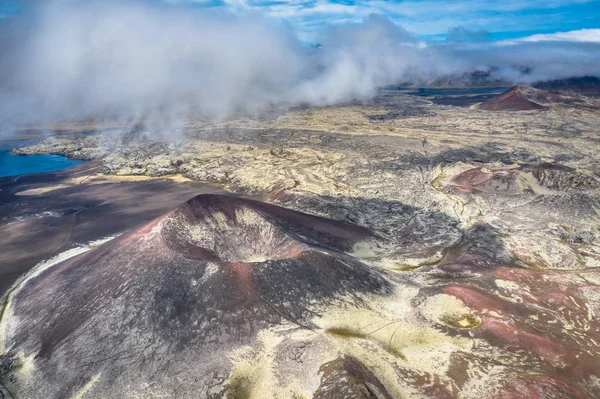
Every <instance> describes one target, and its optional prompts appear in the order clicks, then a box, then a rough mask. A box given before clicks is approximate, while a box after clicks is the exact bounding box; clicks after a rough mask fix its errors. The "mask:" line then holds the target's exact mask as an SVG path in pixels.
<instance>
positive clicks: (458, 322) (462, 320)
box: [442, 313, 481, 329]
mask: <svg viewBox="0 0 600 399" xmlns="http://www.w3.org/2000/svg"><path fill="white" fill-rule="evenodd" d="M442 321H443V322H444V323H446V324H447V325H449V326H450V327H453V328H459V329H472V328H477V327H479V325H480V324H481V319H479V317H477V316H475V315H472V314H469V313H465V314H458V315H446V316H444V317H442Z"/></svg>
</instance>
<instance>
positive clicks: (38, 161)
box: [0, 142, 86, 177]
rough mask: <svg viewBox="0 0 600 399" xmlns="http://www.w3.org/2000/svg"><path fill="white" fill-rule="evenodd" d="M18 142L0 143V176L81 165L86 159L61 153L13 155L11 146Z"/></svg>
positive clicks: (41, 171) (52, 170)
mask: <svg viewBox="0 0 600 399" xmlns="http://www.w3.org/2000/svg"><path fill="white" fill-rule="evenodd" d="M18 145H24V143H23V142H20V143H14V142H13V143H2V144H0V177H6V176H18V175H26V174H30V173H43V172H55V171H57V170H62V169H66V168H70V167H71V166H76V165H81V164H82V163H85V162H86V161H78V160H74V159H69V158H66V157H63V156H61V155H15V154H11V153H10V150H11V148H14V147H16V146H18Z"/></svg>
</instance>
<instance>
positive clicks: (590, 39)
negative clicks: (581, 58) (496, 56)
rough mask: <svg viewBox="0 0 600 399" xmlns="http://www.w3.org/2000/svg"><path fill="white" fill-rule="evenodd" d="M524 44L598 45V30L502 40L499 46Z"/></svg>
mask: <svg viewBox="0 0 600 399" xmlns="http://www.w3.org/2000/svg"><path fill="white" fill-rule="evenodd" d="M524 42H581V43H600V29H579V30H572V31H569V32H556V33H547V34H538V35H532V36H527V37H523V38H520V39H514V40H504V41H502V42H499V44H517V43H524Z"/></svg>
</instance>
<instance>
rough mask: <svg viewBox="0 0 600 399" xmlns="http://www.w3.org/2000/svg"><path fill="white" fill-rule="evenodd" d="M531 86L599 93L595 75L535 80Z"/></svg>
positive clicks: (599, 80) (597, 80)
mask: <svg viewBox="0 0 600 399" xmlns="http://www.w3.org/2000/svg"><path fill="white" fill-rule="evenodd" d="M533 87H535V88H538V89H541V90H553V91H562V92H574V93H580V94H585V95H588V96H589V95H594V96H598V95H600V78H597V77H595V76H581V77H577V78H569V79H556V80H548V81H545V82H537V83H534V84H533Z"/></svg>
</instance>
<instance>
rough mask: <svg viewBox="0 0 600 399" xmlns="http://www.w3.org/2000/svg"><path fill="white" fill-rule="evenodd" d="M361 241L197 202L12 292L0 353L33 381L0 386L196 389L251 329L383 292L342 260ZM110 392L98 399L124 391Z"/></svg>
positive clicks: (276, 216)
mask: <svg viewBox="0 0 600 399" xmlns="http://www.w3.org/2000/svg"><path fill="white" fill-rule="evenodd" d="M369 237H370V233H369V231H368V230H366V229H364V228H361V227H357V226H353V225H350V224H348V223H345V222H338V221H334V220H328V219H324V218H320V217H316V216H312V215H307V214H302V213H299V212H295V211H291V210H287V209H283V208H279V207H276V206H273V205H268V204H264V203H260V202H256V201H251V200H246V199H239V198H233V197H226V196H220V195H202V196H198V197H195V198H193V199H192V200H190V201H188V202H187V203H186V204H184V205H182V206H181V207H179V208H177V209H176V210H175V211H174V212H171V213H169V214H167V215H165V216H163V217H161V218H159V219H157V220H155V221H154V222H152V223H150V224H148V225H146V226H144V227H143V228H141V229H139V230H136V231H134V232H132V233H129V234H127V235H125V236H123V237H121V238H118V239H115V240H114V241H112V242H110V243H108V244H106V245H103V246H101V247H98V248H97V249H94V250H92V251H90V252H87V253H85V254H83V255H80V256H77V257H74V258H71V259H69V260H67V261H65V262H63V263H60V264H58V265H56V266H53V267H52V268H49V269H48V270H46V271H43V272H41V273H39V275H38V276H34V277H32V278H31V279H29V281H28V282H27V284H23V286H22V288H21V289H20V290H18V292H16V293H15V294H14V297H12V299H11V305H10V306H11V308H10V318H11V319H13V318H14V319H13V320H18V323H16V324H12V323H10V322H9V323H8V325H7V327H6V331H5V334H6V336H5V341H4V346H5V347H11V348H18V350H19V351H21V352H23V353H27V354H28V356H30V358H29V359H30V360H29V361H31V362H33V363H34V364H35V374H34V377H33V376H30V377H31V378H32V380H33V381H20V380H17V381H16V382H13V383H10V382H6V381H1V382H2V383H3V384H4V385H10V386H11V391H17V392H22V395H23V396H24V397H42V396H44V397H66V396H71V395H73V394H74V393H76V392H78V390H80V389H83V388H82V387H83V386H84V384H85V381H87V380H89V379H93V378H94V376H95V375H98V373H101V374H102V379H103V381H105V383H107V384H109V385H110V384H112V383H114V382H116V381H119V383H122V384H131V383H134V384H136V386H139V384H142V385H143V384H144V383H152V384H159V385H160V386H159V388H160V389H163V390H166V391H168V392H171V393H173V394H175V396H178V394H179V395H183V396H185V397H189V396H191V393H192V392H204V391H206V390H208V387H209V386H210V385H211V381H210V378H209V377H208V376H209V375H211V373H212V371H214V370H218V369H223V368H225V369H227V367H228V360H227V358H226V355H227V353H229V351H230V350H231V348H235V347H238V346H240V345H244V344H248V343H250V342H252V341H253V340H254V338H255V334H256V333H257V331H258V330H259V329H261V328H264V327H267V326H269V325H274V324H278V323H283V322H285V323H291V324H295V325H297V326H298V327H299V328H302V329H307V330H308V331H310V330H311V329H313V328H314V327H313V326H312V325H311V323H310V317H312V316H313V312H314V309H316V308H318V306H320V305H325V304H327V303H332V302H334V301H340V300H342V297H344V298H345V299H344V301H347V302H348V303H349V304H358V303H360V295H361V294H367V293H374V294H383V295H385V294H387V293H391V287H390V284H389V283H388V282H387V280H386V279H385V278H383V277H382V275H381V273H378V272H377V271H376V270H375V269H373V268H370V267H368V266H366V265H364V264H362V263H361V262H359V261H357V260H355V259H354V258H352V257H350V256H347V255H345V254H344V251H350V250H351V249H352V246H353V245H354V244H355V243H357V242H359V241H361V240H364V239H368V238H369ZM190 363H193V364H195V366H194V367H187V366H186V367H184V369H185V370H188V371H187V372H192V373H193V374H194V375H199V376H200V377H196V380H195V382H190V381H188V382H187V384H186V386H185V387H177V386H176V385H177V384H175V385H173V384H174V383H173V381H172V380H170V379H169V376H172V375H175V374H177V373H178V372H181V367H182V365H188V364H190ZM159 376H160V377H164V378H166V380H164V381H162V380H161V379H160V378H159ZM203 376H205V377H203ZM103 386H105V385H103ZM107 389H109V391H108V392H107V393H106V397H116V396H122V395H123V394H124V392H125V391H122V390H123V389H125V388H121V387H120V386H112V387H111V388H107ZM42 393H43V394H42ZM176 393H178V394H176Z"/></svg>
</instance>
